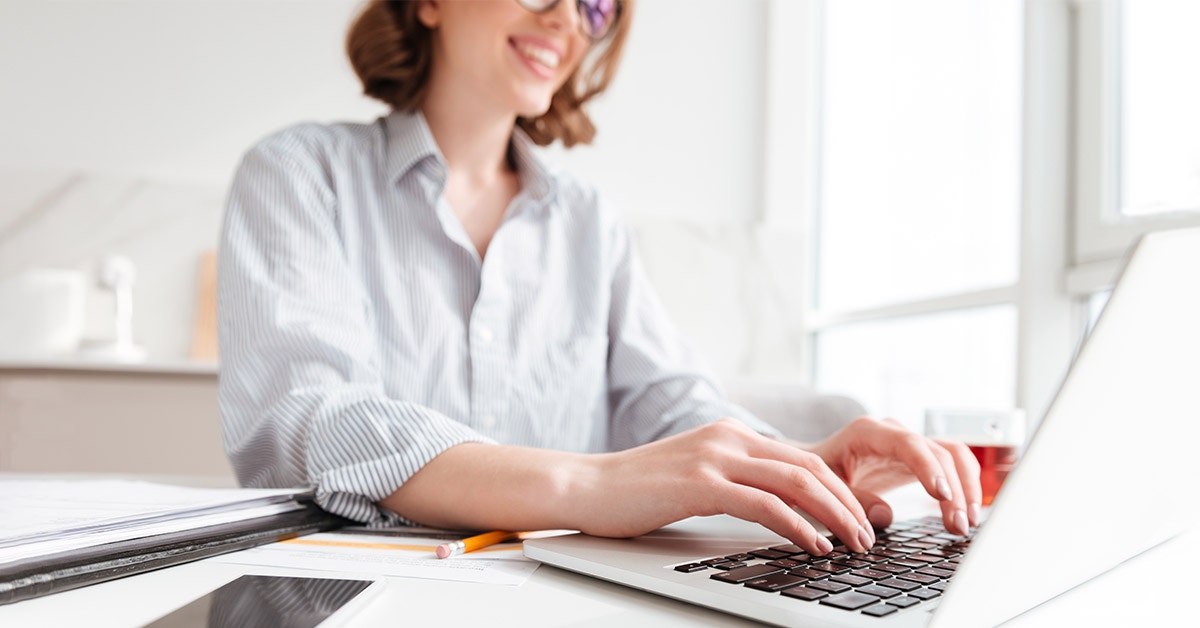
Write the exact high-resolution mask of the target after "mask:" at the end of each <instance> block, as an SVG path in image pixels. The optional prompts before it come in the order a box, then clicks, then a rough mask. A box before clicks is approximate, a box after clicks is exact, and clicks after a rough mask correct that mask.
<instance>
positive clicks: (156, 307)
mask: <svg viewBox="0 0 1200 628" xmlns="http://www.w3.org/2000/svg"><path fill="white" fill-rule="evenodd" d="M496 1H507V0H496ZM356 7H357V2H355V1H350V0H321V1H311V0H305V1H290V2H283V1H276V0H270V1H268V0H258V1H232V0H104V1H71V2H64V1H61V0H51V1H47V0H4V1H3V2H0V86H3V88H2V92H0V182H3V185H2V186H0V247H3V249H7V250H0V277H3V276H4V275H5V274H11V273H12V272H14V271H15V270H18V269H19V268H21V267H23V266H37V265H43V266H45V265H50V266H75V267H87V265H88V264H89V263H91V262H92V261H93V260H94V259H95V258H98V257H99V256H100V255H102V254H105V253H110V252H124V253H127V254H130V255H132V256H133V257H134V258H135V261H137V262H138V263H139V265H140V266H142V268H143V277H144V278H145V279H144V281H143V282H141V283H140V284H139V293H138V302H137V303H138V306H137V307H138V310H137V325H138V327H137V335H138V337H139V340H140V341H141V342H142V343H143V344H144V345H146V346H147V348H149V349H150V351H151V353H152V355H153V356H155V357H158V358H163V359H173V358H177V357H181V356H182V355H183V354H184V353H185V352H186V350H187V347H188V342H189V334H190V325H191V320H192V307H193V305H192V302H191V298H190V297H191V290H192V283H193V270H192V269H193V263H194V259H195V256H196V255H198V253H199V252H200V251H201V250H203V249H205V248H209V247H211V246H213V244H215V239H216V229H217V225H218V224H219V219H220V212H221V207H220V203H221V201H220V199H221V196H222V194H223V192H224V188H225V186H226V184H227V182H228V180H229V178H230V176H231V174H232V171H233V169H234V167H235V166H236V163H237V161H238V159H239V157H240V155H241V153H242V152H243V151H244V150H245V149H246V148H247V147H248V146H249V145H250V144H251V143H253V142H254V141H255V140H256V139H258V138H260V137H262V136H263V135H264V134H266V133H268V132H270V131H272V130H274V129H278V128H280V127H283V126H286V125H289V124H291V123H294V122H297V121H301V120H323V121H332V120H364V119H370V118H373V117H374V116H376V115H378V114H380V113H381V112H383V111H384V108H383V106H382V105H379V104H376V103H374V102H373V101H370V100H368V99H365V98H363V97H361V96H360V95H359V86H358V84H357V82H356V80H355V78H354V76H353V74H352V72H351V70H350V68H349V65H348V63H347V62H346V60H345V56H344V54H343V52H342V42H343V37H344V32H345V28H346V26H347V23H348V21H349V20H350V18H351V16H352V14H353V13H354V11H355V9H356ZM766 14H767V8H766V4H765V3H764V2H738V3H736V9H735V8H734V7H732V6H731V5H730V3H728V2H724V1H721V0H643V1H642V2H640V4H639V6H637V10H636V19H635V22H634V28H633V32H632V37H631V40H630V42H629V44H628V49H627V54H626V57H625V65H624V67H623V68H622V73H621V74H620V75H619V76H618V78H617V81H616V83H615V84H614V85H613V87H612V88H611V90H610V92H609V93H607V94H605V95H604V96H603V97H602V99H601V100H599V101H598V102H596V104H595V106H594V108H593V114H594V118H595V120H596V121H597V124H598V127H599V136H598V139H597V141H596V144H595V145H594V146H592V147H586V148H578V149H574V150H571V151H562V150H561V149H559V150H554V151H552V153H553V155H554V156H555V158H556V159H558V160H559V161H560V162H561V163H563V164H564V165H565V166H566V167H567V168H568V169H570V170H572V171H574V172H576V173H577V174H580V175H582V176H584V177H585V178H588V179H591V180H593V181H594V182H596V183H597V184H598V185H599V186H600V187H601V189H602V190H603V191H604V193H605V194H606V196H608V197H609V199H610V200H611V201H613V203H614V205H615V206H616V207H617V208H618V209H619V211H621V212H622V213H623V214H625V215H626V216H627V217H629V218H630V219H631V220H634V221H637V222H644V221H649V222H651V223H661V221H663V220H674V219H683V220H686V221H688V222H696V223H701V224H702V225H704V226H705V228H707V229H708V230H709V232H713V233H717V234H719V233H722V230H721V229H720V228H718V229H716V230H713V229H712V227H713V226H714V225H717V226H720V225H747V224H749V223H750V222H751V221H752V220H753V219H754V218H755V217H756V216H758V215H760V211H761V210H760V205H761V202H762V198H763V194H762V191H761V190H762V181H761V172H762V170H763V164H762V155H763V137H764V133H765V131H764V129H763V128H762V123H761V119H762V112H763V110H764V107H765V105H764V88H765V80H764V70H763V67H764V64H765V50H766V44H765V41H764V40H765V32H766ZM31 173H37V174H36V176H33V175H32V174H31ZM81 173H82V175H83V176H84V177H85V178H86V179H85V184H84V185H83V187H82V188H80V187H78V186H76V187H74V188H70V189H69V190H68V192H69V193H70V194H68V195H69V196H72V199H71V203H70V204H71V206H72V207H73V209H72V210H71V211H72V212H74V213H73V214H71V215H89V214H88V212H91V214H90V215H91V217H90V218H88V219H87V220H85V221H79V220H75V219H73V218H68V217H66V216H67V214H68V212H67V210H62V209H55V210H54V211H57V212H58V215H57V216H56V217H54V218H49V217H45V216H41V215H39V214H38V212H43V213H48V212H49V210H51V209H54V208H53V202H51V201H53V200H54V198H55V194H56V193H60V192H62V190H63V188H62V187H61V183H62V180H63V179H64V177H67V176H70V175H75V174H81ZM56 177H57V178H56ZM96 177H100V179H99V180H100V181H101V184H99V185H100V187H101V188H103V190H102V192H103V194H99V195H96V196H89V194H91V193H92V192H94V191H95V190H94V189H93V188H95V186H96V184H95V183H94V179H95V178H96ZM56 181H57V183H56ZM122 181H124V182H125V184H126V185H127V186H129V188H130V189H129V190H128V191H127V193H126V194H125V196H134V197H138V199H137V201H136V204H140V205H142V206H151V205H155V204H157V207H156V208H150V209H145V210H139V211H136V212H130V211H115V210H113V206H114V204H115V205H120V204H121V202H122V201H121V199H122V198H123V196H122V193H121V190H120V187H121V182H122ZM147 185H149V186H150V187H152V188H154V189H155V190H157V192H156V193H155V194H153V195H151V198H145V194H141V195H140V196H139V192H138V191H137V190H141V189H144V188H145V187H146V186H147ZM170 185H178V188H177V191H178V195H179V202H178V203H177V204H172V203H171V202H170V201H168V200H167V199H168V198H169V197H170V195H169V194H166V193H165V192H164V191H163V190H164V189H165V187H169V186H170ZM89 186H90V187H89ZM92 198H95V201H96V206H95V207H89V199H92ZM48 199H49V200H48ZM164 204H167V205H172V206H171V207H164V206H163V205H164ZM146 211H152V212H156V213H157V214H156V215H157V218H155V219H153V220H150V219H148V218H146V217H145V215H144V214H145V212H146ZM81 212H83V213H82V214H81ZM96 212H107V213H105V217H104V218H98V217H97V216H96V215H95V213H96ZM109 216H111V221H116V224H115V225H114V224H106V230H107V231H108V232H111V233H110V234H109V235H108V236H107V237H105V238H99V239H98V238H95V237H91V234H90V233H89V234H70V233H68V231H70V230H72V229H79V230H86V229H87V228H88V227H87V225H86V223H87V222H89V221H90V222H106V221H109V220H110V219H109ZM172 217H174V219H172ZM167 224H172V225H174V226H173V227H172V228H170V229H155V228H152V225H167ZM147 225H151V226H147ZM125 226H127V227H128V228H129V230H130V231H132V232H136V233H133V234H131V235H129V236H127V237H126V236H122V235H118V234H120V233H121V232H122V228H123V227H125ZM660 231H661V229H660ZM147 238H154V240H155V241H154V243H153V244H152V245H151V244H146V243H144V240H146V239H147ZM668 240H669V239H668ZM674 240H675V241H676V242H677V241H678V240H679V238H677V237H676V238H674ZM700 240H704V242H700ZM700 240H695V241H694V242H692V244H693V245H695V246H693V248H692V249H691V250H678V251H677V250H674V249H672V250H670V251H659V252H658V256H659V258H661V259H662V260H666V262H664V263H658V264H657V265H656V268H666V267H667V266H669V265H670V263H668V262H670V260H671V259H673V258H675V257H679V256H680V255H682V256H684V257H686V256H693V257H695V256H700V257H703V256H705V255H706V253H705V251H706V250H710V251H711V250H713V249H712V248H711V247H713V246H718V247H719V246H721V238H720V237H716V238H713V237H708V238H706V239H705V238H701V239H700ZM743 240H746V242H744V243H743V244H744V245H745V246H747V247H749V248H751V249H753V248H754V247H755V246H756V245H755V243H754V241H753V238H749V239H745V238H743ZM139 242H140V244H139ZM643 244H644V245H645V246H655V245H653V244H652V243H651V244H647V243H643ZM702 245H703V246H702ZM672 246H673V245H672ZM705 246H708V247H709V248H708V249H705V248H704V247H705ZM739 250H740V249H739ZM131 251H132V252H131ZM739 257H742V255H741V254H740V253H739V252H738V250H732V251H731V250H725V251H723V252H722V254H721V256H719V257H716V258H712V260H710V261H711V262H712V263H713V264H717V265H724V263H725V261H726V260H736V259H738V258H739ZM675 265H676V266H680V265H681V264H679V263H675ZM147 269H148V270H147ZM652 270H653V269H652ZM717 270H721V269H720V268H718V269H717ZM663 272H673V271H671V270H670V269H666V270H663ZM678 272H683V273H687V272H689V270H688V264H687V263H683V264H682V270H680V271H678ZM730 272H732V273H733V274H732V276H731V278H730V281H732V282H733V283H735V284H736V283H737V279H738V277H739V276H740V275H739V273H743V272H749V271H748V270H747V269H746V268H739V269H736V270H733V271H730ZM656 280H658V281H659V282H660V284H663V288H664V291H666V292H671V291H672V289H673V284H676V283H678V282H676V281H674V280H673V279H672V278H671V277H669V276H668V277H666V278H662V277H656ZM685 283H686V285H689V286H690V285H693V284H695V283H696V282H695V281H694V278H692V279H691V280H690V282H685ZM737 289H738V288H737V286H736V285H729V286H727V287H726V288H725V289H724V290H725V291H726V292H732V291H734V290H737ZM674 292H675V293H681V292H684V293H682V294H677V295H676V296H677V297H678V298H669V299H668V305H670V306H672V307H673V309H674V310H675V314H676V318H677V320H679V322H680V324H681V325H682V326H683V327H684V328H685V329H687V330H688V331H689V332H691V333H692V334H693V335H697V336H702V337H701V338H698V339H697V340H698V342H699V343H700V344H701V345H702V346H705V345H708V347H711V348H706V352H707V353H709V355H710V357H711V358H712V359H713V360H714V361H717V362H721V363H726V362H728V361H729V360H730V359H737V360H742V361H743V362H744V361H745V357H746V356H745V355H744V353H745V351H744V348H741V347H739V346H737V344H736V343H739V342H742V341H744V340H745V338H746V336H745V334H744V333H741V332H738V333H731V334H729V336H730V337H729V338H726V339H721V338H720V337H719V336H720V332H721V330H722V328H727V327H729V326H730V325H732V324H735V323H731V319H730V318H729V317H730V316H738V314H737V312H733V311H732V310H731V311H729V312H726V311H724V310H721V309H720V308H719V307H717V306H714V307H717V309H716V310H714V311H710V312H707V313H705V312H702V311H699V310H702V309H704V308H703V307H699V306H689V305H688V304H687V303H686V301H687V300H688V299H690V298H693V297H698V298H701V300H702V305H703V303H707V302H705V301H703V299H704V298H708V299H709V301H711V302H713V303H717V304H719V303H721V302H726V301H730V300H732V298H734V297H733V296H732V295H726V294H718V295H709V296H708V297H705V295H700V294H695V293H693V292H688V291H686V290H684V291H681V290H678V289H676V290H675V291H674ZM714 299H715V300H714ZM729 307H732V308H733V309H735V310H736V309H747V308H749V309H753V308H752V306H751V305H744V304H743V305H735V306H729ZM708 309H710V310H712V309H713V308H708ZM714 312H715V313H714ZM693 313H694V314H693ZM741 322H745V321H741ZM739 333H741V335H738V334H739ZM722 370H724V369H722Z"/></svg>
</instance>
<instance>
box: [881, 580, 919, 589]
mask: <svg viewBox="0 0 1200 628" xmlns="http://www.w3.org/2000/svg"><path fill="white" fill-rule="evenodd" d="M878 584H879V586H881V587H888V588H892V589H900V590H901V591H913V590H915V589H920V588H921V585H919V584H917V583H916V582H912V581H909V580H901V579H899V578H888V579H887V580H880V581H879V583H878Z"/></svg>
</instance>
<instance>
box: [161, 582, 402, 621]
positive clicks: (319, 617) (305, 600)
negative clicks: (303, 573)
mask: <svg viewBox="0 0 1200 628" xmlns="http://www.w3.org/2000/svg"><path fill="white" fill-rule="evenodd" d="M382 588H383V581H381V580H376V581H372V580H344V579H338V578H306V577H291V576H260V575H246V576H241V577H240V578H238V579H236V580H234V581H232V582H228V583H226V584H225V585H223V586H221V587H220V588H218V589H216V590H215V591H212V592H210V593H208V594H207V595H205V596H203V597H201V598H199V599H197V600H195V601H193V602H190V603H188V604H186V605H184V606H181V607H179V608H177V609H175V610H174V611H172V612H170V613H168V614H167V615H164V616H162V617H160V618H158V619H156V620H155V621H153V622H151V623H150V624H147V626H150V627H153V628H221V627H224V626H230V627H233V626H262V627H275V626H278V627H280V628H314V627H315V626H321V627H322V628H330V627H331V626H337V625H340V624H342V622H344V621H345V620H346V619H347V618H349V617H350V616H351V615H353V614H354V613H355V612H357V610H358V609H359V608H361V607H363V606H364V605H366V603H367V602H368V601H369V599H370V598H371V597H374V595H375V594H377V593H378V591H379V590H380V589H382Z"/></svg>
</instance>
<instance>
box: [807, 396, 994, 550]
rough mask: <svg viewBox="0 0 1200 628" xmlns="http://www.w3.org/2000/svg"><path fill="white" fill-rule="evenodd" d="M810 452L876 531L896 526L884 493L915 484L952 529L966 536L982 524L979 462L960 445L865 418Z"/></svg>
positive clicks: (886, 420) (839, 431)
mask: <svg viewBox="0 0 1200 628" xmlns="http://www.w3.org/2000/svg"><path fill="white" fill-rule="evenodd" d="M808 449H810V450H811V451H812V452H814V453H816V454H817V455H819V456H821V458H822V459H823V460H824V461H825V463H826V464H827V465H829V468H831V469H832V470H833V472H834V473H836V474H837V475H838V476H840V477H841V478H842V480H843V481H845V482H846V484H847V485H848V486H849V487H850V490H851V491H852V492H853V493H854V495H855V497H857V498H858V501H859V503H860V504H862V507H863V510H865V511H866V513H867V519H868V520H869V521H870V522H871V525H873V526H874V527H876V528H884V527H887V526H888V525H891V523H892V508H891V506H888V504H887V502H885V501H884V500H883V498H882V497H880V495H882V494H883V493H886V492H888V491H890V490H892V489H894V488H897V487H900V486H903V485H904V484H908V483H909V482H912V481H913V480H916V481H918V482H920V483H921V485H922V486H923V487H924V488H925V491H926V492H927V493H929V494H930V495H931V496H933V498H934V499H937V500H938V501H939V502H940V503H941V507H942V521H943V522H944V523H945V526H946V530H947V531H949V532H952V533H955V534H966V533H967V526H968V524H969V525H978V523H979V508H980V503H981V501H982V491H981V489H980V486H979V462H978V461H977V460H976V459H975V455H974V454H972V453H971V450H970V449H968V448H967V446H966V445H964V444H962V443H960V442H956V441H943V440H934V439H931V438H926V437H924V436H921V435H920V434H917V433H915V432H913V431H911V430H909V429H907V428H905V427H904V426H903V425H901V424H900V423H899V422H898V421H896V420H894V419H884V420H882V421H877V420H875V419H871V418H866V417H864V418H859V419H855V420H854V421H853V422H851V423H850V424H849V425H847V426H846V427H844V428H842V429H841V430H838V431H837V432H836V433H835V434H833V435H832V436H830V437H829V438H827V439H825V440H824V441H822V442H821V443H820V444H818V445H815V446H813V447H809V448H808Z"/></svg>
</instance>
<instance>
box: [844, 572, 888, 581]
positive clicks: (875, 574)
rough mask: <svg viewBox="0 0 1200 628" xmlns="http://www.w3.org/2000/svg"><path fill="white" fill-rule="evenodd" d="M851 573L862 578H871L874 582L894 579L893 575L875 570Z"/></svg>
mask: <svg viewBox="0 0 1200 628" xmlns="http://www.w3.org/2000/svg"><path fill="white" fill-rule="evenodd" d="M850 573H851V574H852V575H855V576H858V577H860V578H870V579H872V580H883V579H885V578H891V577H892V574H890V573H888V572H886V571H878V570H875V569H859V570H858V571H852V572H850Z"/></svg>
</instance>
